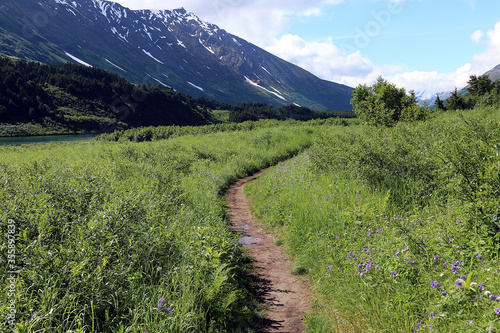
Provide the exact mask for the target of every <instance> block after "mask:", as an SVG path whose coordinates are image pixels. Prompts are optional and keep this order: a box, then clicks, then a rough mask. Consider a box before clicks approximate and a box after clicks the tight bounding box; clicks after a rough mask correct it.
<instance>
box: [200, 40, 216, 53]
mask: <svg viewBox="0 0 500 333" xmlns="http://www.w3.org/2000/svg"><path fill="white" fill-rule="evenodd" d="M198 41H199V42H200V44H201V45H202V46H203V47H204V48H206V49H207V51H208V52H210V53H212V54H215V52H214V50H212V48H211V47H207V46H205V45H204V44H203V42H202V41H201V39H199V38H198Z"/></svg>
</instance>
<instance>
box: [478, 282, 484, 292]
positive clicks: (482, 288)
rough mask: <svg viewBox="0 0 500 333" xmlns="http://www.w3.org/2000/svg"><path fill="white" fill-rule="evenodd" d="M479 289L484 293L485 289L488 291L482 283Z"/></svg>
mask: <svg viewBox="0 0 500 333" xmlns="http://www.w3.org/2000/svg"><path fill="white" fill-rule="evenodd" d="M477 288H478V289H479V290H481V291H484V289H486V288H485V287H484V286H483V284H482V283H481V284H480V285H478V286H477Z"/></svg>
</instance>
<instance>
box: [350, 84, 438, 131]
mask: <svg viewBox="0 0 500 333" xmlns="http://www.w3.org/2000/svg"><path fill="white" fill-rule="evenodd" d="M351 104H352V106H353V108H354V112H355V113H356V115H357V116H358V118H360V119H361V120H362V121H364V122H366V123H368V124H372V125H383V126H392V125H394V123H396V122H398V121H400V120H405V121H413V120H424V119H426V118H427V117H428V109H427V108H425V107H421V106H419V105H418V102H417V98H416V96H415V93H414V92H413V91H411V92H410V93H409V94H407V93H406V90H405V89H404V88H397V87H396V85H395V84H391V83H389V82H387V81H386V80H384V78H382V77H381V76H380V77H379V78H378V79H377V81H376V82H375V83H374V84H373V85H372V86H370V87H369V86H367V85H366V84H362V85H359V86H358V87H357V88H356V89H354V92H353V97H352V99H351Z"/></svg>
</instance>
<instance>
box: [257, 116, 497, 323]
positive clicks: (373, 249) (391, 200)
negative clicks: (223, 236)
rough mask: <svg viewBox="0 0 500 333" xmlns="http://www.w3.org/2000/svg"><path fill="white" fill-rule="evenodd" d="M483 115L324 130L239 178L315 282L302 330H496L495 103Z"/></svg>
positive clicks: (262, 214)
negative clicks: (299, 150)
mask: <svg viewBox="0 0 500 333" xmlns="http://www.w3.org/2000/svg"><path fill="white" fill-rule="evenodd" d="M485 112H490V113H491V112H493V110H491V109H490V110H480V111H477V113H472V114H471V112H470V111H469V114H465V115H463V114H462V115H458V114H457V115H453V114H452V115H450V116H451V117H454V118H455V119H454V120H450V119H448V118H446V117H444V116H443V118H438V119H434V120H433V121H431V122H427V123H422V124H400V125H398V126H396V127H394V128H390V129H380V128H379V129H376V128H375V129H374V128H365V127H361V126H360V127H357V128H348V129H345V130H339V129H338V128H337V129H333V130H332V131H330V132H328V133H326V134H323V135H321V136H320V137H318V139H317V140H316V141H315V144H314V145H313V147H312V148H311V149H309V150H308V151H306V152H305V153H304V154H302V155H300V156H298V157H296V158H294V159H292V160H291V161H288V162H285V163H281V164H280V165H278V166H276V167H274V168H272V170H270V171H269V172H268V173H266V174H264V175H263V176H262V177H261V178H260V180H259V181H258V182H257V183H255V184H251V185H250V186H249V187H248V189H247V192H248V193H249V194H250V195H251V197H252V201H253V203H254V205H253V209H254V210H255V212H256V214H257V215H258V216H259V217H260V218H261V219H262V220H263V221H264V222H266V223H268V224H270V225H273V226H277V227H278V230H279V231H278V232H279V233H280V237H281V240H282V242H283V244H284V246H286V248H287V249H288V250H289V251H290V253H291V254H292V255H293V256H294V258H295V262H296V266H297V267H296V269H295V271H300V272H304V273H306V274H307V275H308V276H309V278H310V279H311V281H312V282H313V283H314V286H315V289H316V291H317V294H318V295H319V300H318V302H317V304H318V309H317V311H316V314H313V315H311V317H310V320H309V322H310V325H309V331H311V332H323V331H325V332H327V331H341V330H340V329H339V327H342V326H344V327H345V323H346V322H347V323H350V330H351V331H357V332H413V331H422V330H424V331H429V330H432V331H437V332H486V331H488V330H489V331H493V332H495V331H498V330H500V313H499V312H500V275H499V271H498V269H499V265H498V264H499V258H498V255H499V254H500V251H499V249H500V238H499V231H500V230H499V222H498V218H497V216H498V213H499V212H500V204H499V201H498V200H499V193H498V191H499V188H500V183H499V181H500V178H499V177H498V175H499V174H500V157H499V153H500V148H499V147H500V146H499V143H500V131H499V123H498V120H496V119H498V114H499V113H500V112H499V111H498V110H494V114H493V115H490V116H488V117H478V116H480V115H481V116H482V115H484V114H485ZM486 114H488V113H486ZM326 304H327V305H329V306H326ZM332 304H333V305H334V306H333V308H335V309H336V310H335V311H333V310H330V309H331V308H330V305H332ZM325 313H327V314H326V315H325ZM318 322H321V323H322V325H319V326H318V324H317V323H318ZM325 322H329V327H328V328H327V327H326V325H325ZM318 327H319V328H318Z"/></svg>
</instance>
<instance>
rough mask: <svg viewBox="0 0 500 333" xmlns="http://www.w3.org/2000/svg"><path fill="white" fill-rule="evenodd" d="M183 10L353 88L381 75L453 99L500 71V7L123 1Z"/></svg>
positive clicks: (379, 1) (479, 2)
mask: <svg viewBox="0 0 500 333" xmlns="http://www.w3.org/2000/svg"><path fill="white" fill-rule="evenodd" d="M117 2H119V3H121V4H122V5H124V6H127V7H129V8H131V9H140V8H141V9H142V8H149V9H174V8H178V7H184V8H186V10H188V11H190V12H193V13H194V14H196V15H197V16H199V17H200V18H201V19H203V20H205V21H208V22H211V23H214V24H217V25H219V26H220V27H221V28H223V29H226V30H227V31H228V32H230V33H233V34H235V35H238V36H240V37H242V38H245V39H247V40H248V41H250V42H252V43H254V44H256V45H258V46H260V47H262V48H264V49H266V50H268V51H270V52H272V53H274V54H276V55H278V56H280V57H282V58H284V59H285V60H288V61H291V62H293V63H295V64H297V65H299V66H301V67H303V68H305V69H307V70H309V71H311V72H312V73H314V74H315V75H317V76H319V77H321V78H323V79H327V80H331V81H335V82H340V83H344V84H348V85H350V86H356V85H358V84H360V83H368V84H370V83H372V82H374V81H375V79H376V78H377V77H378V76H379V75H383V76H384V77H385V78H387V79H388V80H389V81H391V82H394V83H396V84H397V85H398V86H401V87H405V88H407V89H408V90H410V89H413V90H415V91H417V92H423V91H425V92H426V95H427V96H430V95H432V94H434V93H436V92H442V91H449V90H452V89H453V88H454V87H455V86H456V87H458V88H461V87H463V86H464V85H465V84H466V81H467V79H468V77H469V76H470V75H471V74H478V75H479V74H483V73H484V72H485V71H487V70H489V69H491V68H493V67H494V66H496V65H498V64H500V1H498V0H309V1H299V0H274V1H269V0H211V1H207V0H118V1H117Z"/></svg>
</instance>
